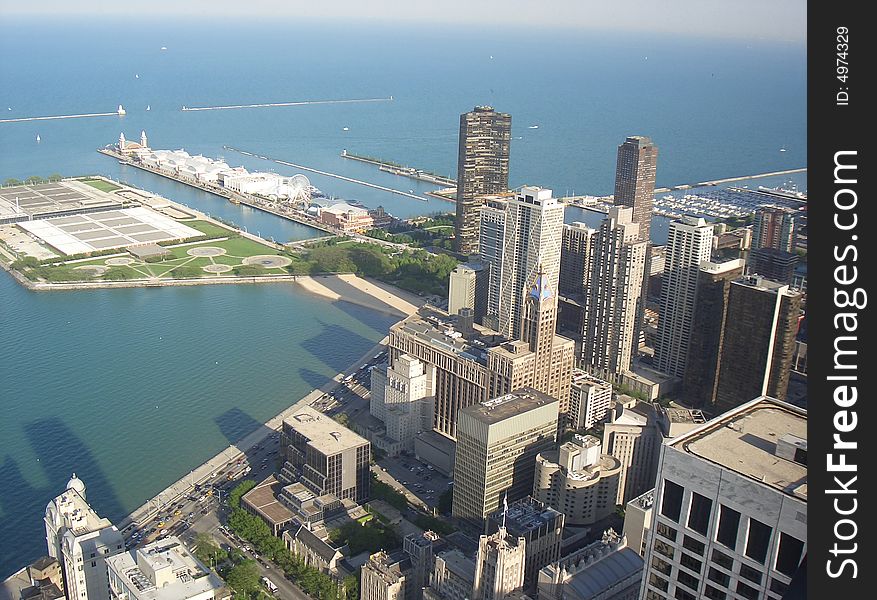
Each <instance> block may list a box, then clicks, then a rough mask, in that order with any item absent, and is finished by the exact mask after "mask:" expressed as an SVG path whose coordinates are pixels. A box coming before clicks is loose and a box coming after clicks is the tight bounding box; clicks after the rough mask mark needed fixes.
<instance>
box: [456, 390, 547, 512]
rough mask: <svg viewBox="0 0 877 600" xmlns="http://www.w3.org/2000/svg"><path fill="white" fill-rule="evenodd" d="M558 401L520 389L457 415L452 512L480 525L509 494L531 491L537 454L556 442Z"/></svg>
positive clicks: (518, 495) (520, 495)
mask: <svg viewBox="0 0 877 600" xmlns="http://www.w3.org/2000/svg"><path fill="white" fill-rule="evenodd" d="M557 416H558V402H557V400H556V399H555V398H552V397H550V396H548V395H546V394H543V393H542V392H539V391H537V390H535V389H533V388H522V389H519V390H516V391H515V392H512V393H510V394H506V395H504V396H500V397H498V398H494V399H492V400H488V401H486V402H481V403H478V404H474V405H472V406H469V407H466V408H463V409H461V410H460V411H459V413H458V422H457V450H456V459H455V462H454V499H453V504H452V509H451V514H453V516H454V517H456V518H459V519H464V520H466V521H468V522H470V523H471V524H472V525H473V526H475V527H477V528H481V527H483V526H484V520H485V519H486V518H487V516H488V515H489V514H491V513H492V512H494V511H496V510H497V509H498V508H499V507H500V506H501V505H502V502H503V499H504V498H507V499H508V501H509V502H513V501H515V500H518V499H520V498H523V497H525V496H527V495H529V494H530V492H531V491H532V490H533V463H534V461H535V458H536V455H537V454H539V453H540V452H543V451H545V450H549V449H550V448H552V447H553V446H554V443H555V439H556V436H557Z"/></svg>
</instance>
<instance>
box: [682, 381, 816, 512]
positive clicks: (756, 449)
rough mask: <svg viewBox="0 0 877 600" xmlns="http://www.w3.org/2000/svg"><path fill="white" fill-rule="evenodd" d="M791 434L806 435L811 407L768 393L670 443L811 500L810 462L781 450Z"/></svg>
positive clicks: (796, 436) (789, 493) (784, 491)
mask: <svg viewBox="0 0 877 600" xmlns="http://www.w3.org/2000/svg"><path fill="white" fill-rule="evenodd" d="M789 436H791V439H794V438H797V439H799V440H806V439H807V412H806V411H804V410H802V409H800V408H797V407H795V406H792V405H791V404H787V403H785V402H780V401H779V400H775V399H773V398H769V397H766V396H763V397H761V398H757V399H755V400H753V401H751V402H747V403H746V404H743V405H742V406H739V407H737V408H735V409H733V410H731V411H729V412H726V413H725V414H723V415H720V416H718V417H716V418H715V419H712V420H710V421H707V423H706V424H704V425H701V426H699V427H697V428H696V429H693V430H692V431H690V432H688V433H686V434H683V435H681V436H679V437H677V438H675V439H674V440H673V441H672V442H670V443H669V446H671V447H675V448H678V449H680V450H682V451H684V452H688V453H690V454H693V455H695V456H698V457H700V458H702V459H704V460H707V461H709V462H712V463H715V464H717V465H720V466H722V467H724V468H726V469H728V470H730V471H734V472H736V473H739V474H740V475H743V476H745V477H749V478H751V479H754V480H756V481H760V482H762V483H764V484H765V485H767V486H770V487H772V488H775V489H777V490H779V491H781V492H783V493H785V494H788V495H790V496H794V497H797V498H800V499H803V500H805V501H806V500H807V465H806V464H803V463H801V462H796V461H795V460H790V459H788V458H782V457H781V456H779V455H778V454H777V442H779V441H780V439H781V438H785V439H790V437H789ZM805 445H806V444H805ZM805 462H806V461H805Z"/></svg>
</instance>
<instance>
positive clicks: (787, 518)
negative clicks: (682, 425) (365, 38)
mask: <svg viewBox="0 0 877 600" xmlns="http://www.w3.org/2000/svg"><path fill="white" fill-rule="evenodd" d="M654 497H655V503H654V513H653V515H652V528H651V531H650V532H649V536H648V543H647V546H648V547H647V550H646V555H645V563H646V565H645V569H646V571H645V577H644V581H643V586H642V591H641V595H640V599H641V600H667V599H670V598H672V599H678V600H699V599H701V598H708V599H710V600H726V599H727V600H732V599H734V600H736V599H738V598H744V599H746V600H781V599H782V598H783V594H784V593H785V592H786V590H787V589H788V586H789V583H790V582H791V579H792V577H793V576H794V575H795V573H796V571H797V570H798V567H799V564H800V562H801V560H802V558H803V557H804V556H805V555H806V552H807V414H806V411H804V410H802V409H799V408H796V407H794V406H792V405H790V404H787V403H785V402H781V401H779V400H776V399H773V398H769V397H759V398H756V399H754V400H751V401H750V402H747V403H745V404H743V405H741V406H738V407H736V408H734V409H733V410H731V411H729V412H727V413H724V414H722V415H720V416H718V417H716V418H715V419H712V420H710V421H708V422H706V423H705V424H703V425H701V426H700V427H697V428H695V429H693V430H691V431H689V432H688V433H686V434H684V435H681V436H679V437H677V438H676V439H674V440H673V441H671V442H669V443H668V444H666V445H664V446H663V447H662V449H661V459H660V465H659V469H658V480H657V485H656V488H655V496H654Z"/></svg>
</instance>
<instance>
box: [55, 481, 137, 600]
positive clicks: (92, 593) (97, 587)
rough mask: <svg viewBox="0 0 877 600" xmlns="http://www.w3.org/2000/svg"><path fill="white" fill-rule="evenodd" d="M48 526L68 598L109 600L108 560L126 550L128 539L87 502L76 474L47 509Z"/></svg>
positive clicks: (83, 485)
mask: <svg viewBox="0 0 877 600" xmlns="http://www.w3.org/2000/svg"><path fill="white" fill-rule="evenodd" d="M44 523H45V526H46V544H47V546H48V553H49V557H50V558H54V559H57V561H58V562H59V563H60V565H61V571H62V573H63V579H64V593H65V594H66V596H67V598H69V599H70V600H108V599H109V597H110V595H109V581H108V579H107V563H106V561H107V559H108V558H110V557H112V556H115V555H116V554H120V553H122V552H124V551H125V540H124V539H123V538H122V534H121V533H120V532H119V530H118V529H116V526H115V525H113V524H112V523H111V522H110V521H109V519H106V518H103V517H100V516H99V515H98V514H97V512H95V510H94V509H93V508H92V507H91V506H89V504H88V502H86V500H85V483H83V481H82V480H81V479H79V478H78V477H77V476H76V474H75V473H74V474H73V477H71V478H70V481H68V482H67V487H66V489H65V491H64V493H62V494H61V495H60V496H58V497H56V498H55V499H53V500H52V501H51V502H49V504H48V505H47V506H46V513H45V519H44Z"/></svg>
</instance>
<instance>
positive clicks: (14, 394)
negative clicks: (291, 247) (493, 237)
mask: <svg viewBox="0 0 877 600" xmlns="http://www.w3.org/2000/svg"><path fill="white" fill-rule="evenodd" d="M8 21H9V22H7V23H6V27H5V28H4V29H5V30H4V34H3V36H2V37H0V56H3V60H0V118H18V117H29V116H44V115H63V114H77V113H92V112H112V111H115V110H116V107H117V106H118V105H119V104H122V105H123V106H124V107H125V109H126V110H127V115H126V116H124V117H102V118H94V119H70V120H58V121H42V122H40V121H36V122H24V123H0V181H4V180H6V179H8V178H19V179H24V178H26V177H28V176H30V175H40V176H48V175H50V174H54V173H58V174H61V175H64V176H73V175H81V174H92V173H99V174H103V175H106V176H108V177H111V178H113V179H117V180H122V181H126V182H129V183H130V184H132V185H135V186H138V187H142V188H145V189H148V190H151V191H154V192H156V193H159V194H162V195H164V196H166V197H168V198H171V199H173V200H176V201H178V202H182V203H184V204H188V205H190V206H193V207H195V208H198V209H200V210H204V211H205V212H208V213H210V214H211V215H212V216H215V217H219V218H222V219H224V220H227V221H231V222H234V223H237V224H238V225H241V226H245V227H247V229H248V230H249V231H250V232H253V233H256V232H258V233H260V234H261V235H262V236H263V237H272V238H274V239H275V240H277V241H287V240H292V239H304V238H307V237H312V236H313V235H314V232H313V231H312V230H310V229H309V228H307V227H304V226H301V225H297V224H294V223H289V222H286V221H283V220H281V219H279V218H277V217H274V216H271V215H267V214H264V213H260V212H258V211H254V210H252V209H248V208H246V207H239V206H234V205H231V204H229V203H228V202H226V201H225V200H222V199H220V198H217V197H214V196H211V195H209V194H205V193H202V192H198V191H196V190H193V189H190V188H186V187H185V186H182V185H180V184H177V183H175V182H172V181H169V180H166V179H162V178H160V177H157V176H155V175H152V174H149V173H144V172H141V171H138V170H136V169H133V168H131V167H126V166H124V165H119V164H118V163H117V162H116V161H114V160H112V159H110V158H108V157H106V156H103V155H100V154H98V153H97V152H95V149H96V148H98V147H101V146H104V145H106V144H111V143H113V142H115V141H116V140H117V139H118V137H119V133H120V132H124V133H125V135H126V137H128V138H129V139H136V138H137V137H138V136H139V134H140V131H141V130H146V132H147V134H148V135H149V142H150V145H151V146H152V147H153V148H167V149H176V148H185V149H186V150H187V151H188V152H190V153H192V154H194V153H203V154H204V155H206V156H210V157H214V158H215V157H220V156H221V157H224V158H225V160H226V161H227V162H228V163H229V164H231V165H232V166H236V165H243V166H246V167H247V168H249V169H251V170H253V169H262V170H274V171H277V172H279V173H284V174H289V175H292V174H294V173H295V171H294V170H291V169H286V168H284V167H281V166H280V165H277V164H275V163H269V162H265V161H261V160H259V159H256V158H252V157H248V156H244V155H240V154H236V153H235V152H233V151H230V150H226V149H224V148H223V147H224V146H233V147H236V148H240V149H244V150H248V151H251V152H255V153H257V154H263V155H267V156H271V157H276V158H279V159H283V160H287V161H290V162H295V163H298V164H303V165H307V166H310V167H315V168H318V169H322V170H326V171H330V172H334V173H339V174H343V175H345V176H348V177H354V178H358V179H363V180H366V181H371V182H374V183H377V184H380V185H384V186H388V187H392V188H395V189H400V190H402V191H408V190H409V189H411V190H414V191H416V192H419V193H422V192H425V191H428V190H430V189H433V187H434V186H430V185H428V184H425V183H420V182H415V181H412V180H408V179H403V178H399V177H395V176H391V175H389V174H386V173H380V172H378V171H377V169H376V168H374V167H372V166H370V165H365V164H361V163H357V162H354V161H349V160H345V159H342V158H341V157H340V153H341V151H342V150H343V149H347V150H348V151H350V152H353V153H356V154H367V155H371V156H377V157H381V158H384V159H388V160H393V161H396V162H399V163H405V164H409V165H412V166H417V167H420V168H424V169H428V170H431V171H434V172H437V173H442V174H446V175H450V176H455V174H456V173H455V171H456V152H457V135H458V127H459V115H460V113H462V112H465V111H467V110H470V109H471V108H472V107H473V106H475V105H480V104H490V105H493V106H495V107H496V108H497V109H498V110H501V111H504V112H509V113H511V114H512V136H513V140H512V147H511V167H510V171H511V175H510V184H511V185H512V186H519V185H522V184H532V185H540V186H543V187H549V188H552V189H553V190H554V192H555V195H567V194H573V193H575V194H598V195H602V194H609V193H611V192H612V187H613V181H614V170H615V151H616V148H617V146H618V144H620V143H621V142H623V141H624V138H625V137H626V136H628V135H634V134H641V135H648V136H650V137H651V138H652V139H653V140H654V141H655V143H656V144H657V145H658V146H659V148H660V157H659V162H658V176H657V180H658V185H659V186H666V185H675V184H679V183H685V182H693V181H704V180H709V179H717V178H722V177H732V176H739V175H749V174H756V173H762V172H768V171H777V170H783V169H792V168H797V167H802V166H805V164H806V148H805V146H806V104H805V91H806V77H805V73H806V71H805V68H806V54H805V48H804V46H803V45H790V44H781V43H772V42H768V41H765V42H733V41H727V40H710V39H706V38H701V37H698V36H697V32H696V31H693V32H692V35H691V37H680V36H657V35H645V34H637V35H632V34H610V33H594V32H571V31H561V30H558V31H549V30H524V29H508V30H505V31H496V30H490V31H482V30H478V29H476V28H453V29H448V28H440V27H437V26H436V27H422V26H411V25H405V26H397V27H395V28H393V27H389V26H386V25H376V24H368V25H359V26H353V25H350V24H337V23H334V24H329V23H318V22H303V23H301V22H292V21H288V20H287V21H275V22H270V23H259V22H255V21H241V22H237V23H234V22H230V21H221V20H216V19H210V18H207V19H205V20H204V21H200V22H199V21H192V20H190V21H180V22H176V23H173V24H168V23H159V22H150V21H148V20H146V21H143V20H110V19H100V18H96V19H88V20H86V19H68V20H65V21H63V22H61V21H55V20H52V19H51V18H48V19H42V20H40V21H39V22H36V21H21V20H19V21H16V20H15V19H9V20H8ZM162 47H166V48H167V50H161V48H162ZM391 96H392V98H393V99H392V101H386V102H373V103H362V104H334V105H332V104H327V105H310V106H296V107H276V108H260V109H240V110H218V111H204V112H183V111H181V110H180V108H181V107H182V106H184V105H185V106H190V107H192V106H216V105H231V104H248V103H268V102H291V101H300V100H330V99H355V98H389V97H391ZM147 106H149V108H150V110H149V111H147V110H146V107H147ZM37 135H39V136H40V140H41V141H40V142H39V143H37V142H36V141H35V140H36V136H37ZM780 148H785V150H786V151H785V152H780V151H779V150H780ZM307 176H308V177H309V178H310V179H311V181H312V182H313V183H314V184H315V185H317V186H318V187H319V188H320V189H321V190H323V191H324V192H325V193H327V194H330V195H332V196H336V197H340V198H345V199H349V200H359V201H361V202H362V203H364V204H365V205H367V206H369V207H375V206H377V205H382V206H384V207H385V208H386V209H387V210H388V211H389V212H391V213H393V214H395V215H397V216H400V217H411V216H415V215H423V214H430V213H434V212H447V211H452V210H453V205H452V204H450V203H447V202H443V201H441V200H437V199H430V200H429V201H428V202H421V201H418V200H413V199H410V198H404V197H402V196H397V195H393V194H388V193H386V192H381V191H377V190H373V189H369V188H365V187H361V186H357V185H355V184H351V183H347V182H342V181H339V180H335V179H330V178H326V177H322V176H318V175H313V174H310V173H308V174H307ZM798 181H799V182H803V184H804V185H803V186H799V187H802V189H803V188H806V177H803V180H802V179H801V178H800V177H799V178H798ZM781 182H782V178H779V179H773V180H768V181H765V182H759V183H762V184H770V185H777V184H778V183H781ZM583 219H584V220H588V222H590V223H591V224H596V223H599V219H600V216H599V215H595V213H586V212H584V211H580V210H570V211H569V214H568V215H567V221H572V220H583ZM656 229H657V231H658V233H657V234H656V235H658V236H660V235H661V233H660V232H661V227H657V228H656ZM663 232H664V233H663V235H666V223H664V227H663ZM655 241H656V242H658V243H660V242H662V241H663V240H661V239H660V238H656V239H655ZM394 320H395V319H394V318H393V317H391V316H389V315H386V314H382V313H376V312H373V311H369V310H367V309H364V308H361V307H358V306H353V305H350V304H347V303H344V302H336V303H328V302H327V301H326V300H325V299H322V298H318V297H315V296H311V295H308V294H306V293H304V292H303V291H300V290H299V289H298V288H297V287H295V286H294V285H285V284H278V285H260V286H202V287H187V288H159V289H125V290H94V291H77V292H58V293H34V292H29V291H27V290H25V289H23V288H21V287H20V286H19V285H17V284H16V283H15V282H14V281H13V280H12V278H11V277H9V276H8V275H7V274H5V273H0V381H2V387H0V577H5V576H6V575H8V574H10V573H12V572H13V571H14V570H15V569H17V568H18V567H19V566H22V565H24V564H26V563H27V562H28V561H30V560H33V559H34V558H36V557H38V556H39V555H41V554H44V553H45V552H46V548H45V531H44V527H43V523H42V518H43V511H44V508H45V505H46V503H47V502H48V501H49V500H50V499H51V498H53V497H54V496H55V495H57V494H58V493H60V492H61V491H63V490H62V489H61V488H62V487H63V485H64V483H65V482H66V481H67V479H68V478H69V477H70V474H71V472H73V471H75V472H76V474H77V475H78V476H79V477H81V478H82V479H83V480H84V481H85V483H86V484H87V485H88V498H89V500H90V501H91V503H92V505H93V506H94V507H95V508H96V510H98V512H99V513H100V514H101V515H104V516H107V517H109V518H110V519H112V520H116V521H117V520H120V519H121V518H122V517H123V516H124V515H125V514H127V513H128V512H129V511H130V510H132V509H133V508H135V507H137V506H139V505H140V504H141V503H142V502H143V501H144V500H146V499H147V498H149V497H151V496H152V495H154V494H155V493H157V492H158V491H160V490H161V489H163V488H164V487H165V486H167V485H168V484H169V483H171V482H173V481H174V480H176V479H178V478H179V477H180V476H182V475H183V474H184V473H186V472H188V471H189V470H190V469H192V468H193V467H195V466H197V465H198V464H200V463H201V462H203V461H204V460H205V459H207V458H208V457H210V456H213V455H214V454H215V453H216V452H218V451H219V450H221V449H222V448H223V447H225V446H227V445H228V444H229V443H232V442H233V441H235V440H237V439H239V438H241V437H242V436H243V435H245V434H246V433H247V432H249V431H251V430H253V429H254V428H255V427H256V426H257V425H258V424H259V423H261V422H263V421H265V420H267V419H268V418H270V417H272V416H274V415H275V414H277V413H278V412H280V411H281V410H282V409H283V408H285V407H287V406H289V405H290V404H291V403H293V402H294V401H296V400H297V399H298V398H300V397H301V396H303V395H305V394H306V393H307V392H309V391H310V390H311V389H313V388H314V387H316V386H319V385H322V384H323V383H325V382H326V381H327V379H328V378H330V377H332V376H333V375H334V374H336V373H337V372H339V371H341V370H343V369H344V368H345V367H347V366H348V365H349V364H350V363H351V362H353V361H354V360H355V359H356V358H358V357H360V356H361V355H362V354H364V353H365V352H366V351H367V350H368V348H369V347H370V346H371V345H373V344H374V343H376V342H377V341H379V340H380V339H381V338H382V337H383V336H384V335H386V332H387V328H388V327H389V325H390V324H391V323H392V322H394Z"/></svg>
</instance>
